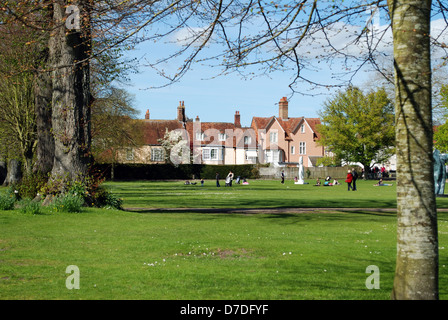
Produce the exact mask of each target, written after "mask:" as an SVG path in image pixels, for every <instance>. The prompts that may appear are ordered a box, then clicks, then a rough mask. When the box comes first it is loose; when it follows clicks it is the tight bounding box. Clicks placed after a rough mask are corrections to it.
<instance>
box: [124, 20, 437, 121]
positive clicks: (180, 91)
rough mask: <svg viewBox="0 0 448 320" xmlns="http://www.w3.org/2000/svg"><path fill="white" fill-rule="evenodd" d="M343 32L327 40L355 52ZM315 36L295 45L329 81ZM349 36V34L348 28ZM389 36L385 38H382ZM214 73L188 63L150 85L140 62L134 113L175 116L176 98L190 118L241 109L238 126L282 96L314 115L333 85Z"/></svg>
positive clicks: (365, 78) (158, 53)
mask: <svg viewBox="0 0 448 320" xmlns="http://www.w3.org/2000/svg"><path fill="white" fill-rule="evenodd" d="M368 17H369V16H368V14H366V19H367V18H368ZM380 18H381V17H376V18H375V19H374V21H372V23H373V24H375V27H376V28H378V30H380V31H381V29H382V30H384V29H385V28H386V26H382V25H381V23H380V22H381V19H380ZM383 20H384V19H383ZM361 25H362V23H361ZM364 25H365V24H364ZM441 25H442V26H441V27H440V26H439V27H440V28H443V26H444V23H442V24H441ZM362 27H363V26H362ZM362 27H360V26H347V25H341V28H340V29H341V30H343V29H344V30H345V29H348V30H349V31H355V32H356V31H357V30H360V28H362ZM346 34H347V32H344V33H343V32H341V31H340V30H338V28H336V29H335V30H334V31H333V34H331V36H332V41H334V42H332V43H334V44H335V46H336V47H337V46H339V48H341V49H342V50H344V51H345V52H346V53H349V54H352V55H357V54H359V53H358V51H360V49H359V47H358V46H346V44H347V42H349V40H348V38H347V36H346ZM355 34H356V33H355ZM316 36H317V38H316V37H314V38H313V43H309V45H308V46H307V45H304V46H303V49H302V48H300V50H302V51H301V52H300V53H301V54H303V56H306V55H309V56H310V60H309V62H310V63H312V65H313V67H314V66H315V67H316V68H318V69H317V70H316V71H315V72H314V73H313V74H311V73H309V75H311V77H312V78H313V80H315V81H317V82H322V83H326V82H328V81H331V80H330V79H331V76H332V74H331V73H330V72H329V68H330V67H329V66H328V65H326V64H325V63H320V62H321V61H319V59H315V58H314V57H317V56H319V54H320V51H321V50H322V48H321V47H319V39H318V36H319V35H318V34H317V35H316ZM351 37H353V33H352V35H351ZM384 38H385V39H386V40H385V41H383V43H382V45H381V46H380V50H381V52H382V53H387V54H389V55H390V54H391V52H392V47H391V42H390V29H389V31H388V33H387V36H385V37H384ZM388 38H389V40H387V39H388ZM316 39H317V40H316ZM352 39H353V38H352ZM315 43H317V45H315ZM169 50H176V45H175V44H172V43H171V44H163V43H157V44H154V43H143V44H142V45H140V46H138V47H137V50H135V51H134V52H132V56H133V57H137V58H141V57H142V56H146V57H149V58H150V59H151V60H154V59H156V58H157V57H163V56H164V55H166V54H167V52H169ZM332 62H333V71H336V72H338V71H340V67H342V63H339V62H340V61H338V60H332ZM164 67H165V68H166V69H167V71H168V72H171V73H173V72H175V70H176V68H177V67H178V64H176V61H172V62H171V63H168V64H166V65H165V66H164ZM367 71H368V70H366V68H364V69H363V70H361V71H360V72H358V74H357V76H356V78H355V79H354V81H353V84H354V85H358V86H361V87H363V88H366V86H367V87H368V86H369V85H368V84H369V83H370V84H371V83H374V82H372V79H373V78H372V75H371V73H370V74H369V72H367ZM307 72H309V71H307ZM218 73H219V70H215V69H211V68H208V67H204V66H201V65H193V67H192V70H190V71H189V72H188V73H187V74H186V75H185V76H184V77H183V78H182V79H181V81H180V82H177V83H174V84H171V85H169V86H166V87H163V88H160V89H150V88H151V87H153V86H157V85H158V84H160V83H162V79H161V77H160V76H158V75H157V74H156V73H155V72H154V70H152V69H151V68H148V67H146V68H145V67H143V68H140V73H139V74H136V75H134V74H133V75H130V85H129V86H127V87H126V89H127V90H128V91H129V92H130V93H132V94H134V96H135V105H134V107H135V108H136V109H137V110H139V113H140V114H139V118H142V119H143V118H144V115H145V113H146V110H147V109H149V111H150V114H151V119H175V117H176V108H177V106H178V104H179V101H184V103H185V107H186V115H187V117H189V118H193V119H194V118H195V117H196V116H199V117H200V119H201V121H203V122H214V121H216V122H233V120H234V114H235V111H237V110H238V111H239V112H240V114H241V122H242V125H243V126H249V125H250V122H251V119H252V117H254V116H261V117H269V116H273V115H275V116H278V105H277V104H278V102H279V100H280V99H281V98H282V97H287V98H288V100H289V116H290V117H302V116H304V117H318V112H319V110H321V109H322V108H323V103H324V101H326V100H327V99H329V98H331V96H332V94H334V92H335V89H333V90H327V89H320V90H318V91H316V90H313V91H312V90H311V88H310V87H309V86H307V85H306V84H299V86H298V87H296V90H297V91H300V92H302V93H304V95H303V94H300V93H295V94H294V95H292V96H291V93H292V91H291V89H290V88H289V86H288V85H289V84H290V83H291V77H292V74H291V73H288V72H274V73H271V74H270V75H269V77H266V76H259V77H255V78H252V79H250V80H245V79H242V78H241V77H240V76H239V75H238V74H232V75H228V76H222V77H217V78H213V76H215V75H217V74H218ZM210 78H213V79H210ZM374 84H375V85H376V84H377V83H374Z"/></svg>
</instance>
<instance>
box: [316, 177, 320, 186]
mask: <svg viewBox="0 0 448 320" xmlns="http://www.w3.org/2000/svg"><path fill="white" fill-rule="evenodd" d="M315 186H317V187H318V186H320V180H319V178H317V179H316V184H315Z"/></svg>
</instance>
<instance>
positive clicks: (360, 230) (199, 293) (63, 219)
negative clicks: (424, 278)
mask: <svg viewBox="0 0 448 320" xmlns="http://www.w3.org/2000/svg"><path fill="white" fill-rule="evenodd" d="M250 182H251V184H250V185H249V186H241V185H239V186H234V187H232V188H224V187H221V188H220V189H217V188H216V187H213V185H212V183H213V181H207V182H206V185H205V186H204V187H200V186H198V185H196V186H191V185H190V186H184V185H183V184H182V182H126V183H107V184H106V185H107V186H108V187H109V188H110V189H111V190H112V191H114V192H116V193H117V194H120V195H121V196H122V197H123V198H124V205H125V207H133V208H137V207H139V208H150V207H153V208H158V207H191V208H192V207H208V206H210V207H211V206H213V207H223V208H224V207H232V204H233V206H235V207H246V208H249V207H263V206H270V207H273V206H284V207H300V206H313V204H314V206H320V207H323V206H327V207H333V206H338V204H339V205H340V206H348V207H358V206H361V205H364V206H367V204H368V203H374V204H376V205H377V206H378V207H388V206H393V204H394V203H395V202H394V201H395V200H394V198H395V187H381V188H378V187H373V186H372V187H370V185H372V184H373V183H372V182H363V181H361V183H360V184H359V191H358V192H348V191H346V186H345V185H342V186H337V187H313V186H312V185H303V186H295V185H293V184H292V183H289V184H288V183H287V184H286V185H284V186H282V185H280V183H279V182H278V181H250ZM288 187H289V188H288ZM439 200H442V201H440V203H441V207H443V206H445V205H446V203H445V202H444V200H445V199H439ZM373 206H374V205H373V204H371V205H370V206H369V207H373ZM395 233H396V216H395V214H394V213H381V212H368V211H363V210H359V211H355V212H338V213H329V212H320V213H298V214H223V213H216V214H215V213H194V212H184V213H163V212H152V213H151V212H150V211H145V210H142V211H140V212H126V211H116V210H105V209H92V208H89V209H85V210H84V211H83V212H81V213H71V214H70V213H50V212H48V213H46V214H41V215H30V214H23V213H21V212H20V211H18V210H14V211H0V299H84V300H86V299H154V300H155V299H201V300H202V299H249V300H251V299H389V297H390V292H391V290H392V281H393V273H394V268H395V252H396V243H395V240H396V235H395ZM439 235H440V238H439V247H440V297H441V299H448V274H447V271H446V267H445V266H446V265H447V263H448V254H447V253H446V249H445V248H446V247H447V245H448V214H447V213H445V212H440V213H439ZM69 265H76V266H78V267H79V270H80V289H79V290H76V289H73V290H68V289H67V288H66V285H65V284H66V279H67V277H68V276H69V274H66V273H65V270H66V267H67V266H69ZM370 265H375V266H377V267H378V268H379V271H380V289H372V290H369V289H367V288H366V284H365V282H366V279H367V277H368V276H369V275H370V274H367V273H366V268H367V267H368V266H370Z"/></svg>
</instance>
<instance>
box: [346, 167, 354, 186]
mask: <svg viewBox="0 0 448 320" xmlns="http://www.w3.org/2000/svg"><path fill="white" fill-rule="evenodd" d="M352 181H353V175H352V173H351V171H350V170H348V173H347V179H345V182H347V185H348V191H350V189H352Z"/></svg>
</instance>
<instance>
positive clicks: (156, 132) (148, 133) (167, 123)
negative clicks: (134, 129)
mask: <svg viewBox="0 0 448 320" xmlns="http://www.w3.org/2000/svg"><path fill="white" fill-rule="evenodd" d="M143 128H144V131H145V132H144V141H145V144H147V145H159V144H160V142H159V139H163V137H164V136H165V132H166V130H167V129H168V131H172V130H176V129H182V128H183V124H182V122H180V121H178V120H144V125H143Z"/></svg>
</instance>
